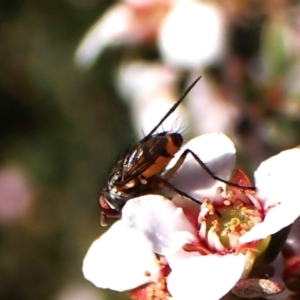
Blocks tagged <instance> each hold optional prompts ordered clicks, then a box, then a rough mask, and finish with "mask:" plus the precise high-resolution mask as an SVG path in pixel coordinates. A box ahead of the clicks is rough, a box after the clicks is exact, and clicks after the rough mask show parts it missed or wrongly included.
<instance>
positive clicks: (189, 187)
mask: <svg viewBox="0 0 300 300" xmlns="http://www.w3.org/2000/svg"><path fill="white" fill-rule="evenodd" d="M185 149H190V150H191V151H193V152H194V153H195V154H196V155H197V156H198V157H199V158H200V159H201V160H202V161H203V162H204V163H205V165H206V166H207V167H208V168H209V169H210V170H211V171H212V172H213V173H214V174H215V175H217V176H219V177H220V178H222V179H226V180H228V179H229V178H230V176H231V174H232V171H233V169H234V167H235V147H234V145H233V143H232V141H231V140H230V139H229V138H228V137H227V136H226V135H224V134H222V133H212V134H204V135H201V136H199V137H196V138H194V139H192V140H190V141H189V142H188V143H187V144H186V145H185V146H184V147H183V148H182V149H181V151H180V152H179V153H177V154H176V156H175V158H174V159H172V161H171V163H170V164H169V165H168V168H167V169H170V168H172V166H174V164H175V163H176V162H177V160H178V158H179V157H180V155H181V154H182V153H183V151H184V150H185ZM169 181H170V183H172V184H173V185H174V186H175V187H176V188H178V189H179V190H181V191H183V192H186V193H187V194H188V195H190V196H192V197H194V198H196V199H199V201H201V200H202V198H203V197H213V196H214V195H215V193H216V189H217V187H223V188H224V189H225V184H224V183H222V182H220V181H216V180H214V179H213V178H212V177H211V176H210V175H208V174H207V172H206V171H205V170H203V168H202V167H201V166H200V165H199V164H198V163H197V162H196V160H195V159H194V158H193V156H192V155H191V154H188V155H187V157H186V159H185V161H184V163H183V164H182V166H181V167H180V168H179V169H178V171H177V172H176V173H175V174H174V176H172V177H171V178H170V180H169Z"/></svg>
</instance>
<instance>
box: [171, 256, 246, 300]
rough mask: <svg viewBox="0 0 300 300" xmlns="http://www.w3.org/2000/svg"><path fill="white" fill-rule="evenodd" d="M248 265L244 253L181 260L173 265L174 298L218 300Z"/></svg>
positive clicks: (172, 293) (178, 299)
mask: <svg viewBox="0 0 300 300" xmlns="http://www.w3.org/2000/svg"><path fill="white" fill-rule="evenodd" d="M244 265H245V256H244V255H243V254H239V255H234V254H227V255H224V256H219V255H206V256H198V257H190V258H189V259H185V260H179V261H178V263H177V264H174V262H173V266H172V272H171V273H170V275H169V276H168V278H167V285H168V290H169V292H170V294H171V295H172V299H173V300H184V299H205V300H216V299H220V298H221V297H222V296H224V295H225V294H226V293H227V292H228V291H230V289H231V288H232V287H233V286H234V285H235V283H236V282H237V281H238V280H239V279H240V277H241V275H242V272H243V270H244Z"/></svg>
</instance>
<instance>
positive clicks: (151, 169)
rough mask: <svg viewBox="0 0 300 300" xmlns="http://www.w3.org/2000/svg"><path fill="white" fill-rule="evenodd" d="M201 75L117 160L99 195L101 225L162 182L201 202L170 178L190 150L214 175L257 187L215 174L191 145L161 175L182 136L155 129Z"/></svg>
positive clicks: (211, 174) (177, 148) (209, 172)
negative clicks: (133, 199) (169, 180)
mask: <svg viewBox="0 0 300 300" xmlns="http://www.w3.org/2000/svg"><path fill="white" fill-rule="evenodd" d="M200 78H201V76H200V77H198V78H197V79H196V80H195V81H194V82H193V83H192V84H191V85H190V86H189V87H188V88H187V90H186V91H185V92H184V94H183V95H182V96H181V97H180V99H179V100H178V101H177V102H176V103H175V104H174V105H173V106H172V107H171V108H170V110H169V111H168V112H167V113H166V114H165V116H164V117H163V118H162V119H161V120H160V121H159V122H158V124H157V125H156V126H155V127H154V128H153V129H152V130H151V131H150V132H149V133H148V134H147V135H146V136H145V137H144V138H143V139H142V140H140V141H139V142H138V143H137V144H136V145H135V146H133V147H131V148H130V150H129V151H128V153H127V155H126V156H125V157H124V158H122V159H120V160H119V161H118V162H117V163H116V165H115V166H114V168H113V170H112V172H111V174H110V176H109V178H108V181H107V186H106V187H105V188H104V189H103V190H102V192H101V195H100V198H99V204H100V207H101V225H103V226H105V225H106V219H107V217H118V216H120V215H121V212H122V208H123V206H124V205H125V203H126V202H127V201H128V200H130V199H132V198H134V197H137V196H141V195H145V194H150V193H151V192H155V190H156V189H157V188H158V187H161V186H167V187H168V188H170V189H172V190H173V191H175V192H177V193H179V194H181V195H182V196H185V197H188V198H189V199H191V200H193V201H196V202H198V203H199V201H197V200H196V199H193V198H192V197H190V196H189V195H187V194H186V193H184V192H182V191H180V190H178V189H176V187H174V186H173V185H171V184H170V183H169V182H168V178H170V177H171V176H172V175H173V174H174V173H175V172H176V171H177V169H178V168H179V167H180V166H181V165H182V163H183V162H184V160H185V158H186V156H187V154H189V153H190V154H191V155H192V156H193V157H194V159H195V160H196V161H197V163H198V164H199V165H200V166H201V167H202V168H203V169H204V170H205V171H206V172H207V173H208V174H209V175H210V176H211V177H212V178H214V179H216V180H219V181H222V182H225V183H226V184H228V185H231V186H236V187H238V188H244V189H255V188H254V187H242V186H240V185H238V184H235V183H231V182H228V181H226V180H224V179H222V178H219V177H217V176H215V175H214V174H213V173H212V171H211V170H210V169H209V168H208V167H207V166H206V165H205V164H204V163H203V162H202V160H201V159H200V158H199V157H198V156H197V155H196V154H194V153H193V152H192V151H191V150H189V149H186V150H185V151H184V152H183V153H182V155H181V156H180V157H179V159H178V161H177V162H176V163H175V165H174V166H173V167H172V168H171V169H170V170H168V171H167V172H166V173H165V174H164V175H162V173H163V171H164V170H165V169H166V167H167V165H168V164H169V162H170V161H171V159H172V158H173V157H174V155H175V154H176V153H177V152H178V151H179V150H180V148H181V146H182V144H183V137H182V135H181V134H180V133H178V132H171V131H163V132H161V133H157V132H156V131H157V129H158V128H159V126H161V125H162V123H163V122H164V121H165V120H166V119H167V118H168V117H169V116H170V115H171V114H172V113H173V112H174V111H175V110H176V108H177V107H178V106H179V105H180V103H181V102H182V101H183V100H184V98H185V97H186V95H187V94H188V93H189V92H190V91H191V89H192V88H193V87H194V86H195V85H196V83H197V82H198V81H199V80H200Z"/></svg>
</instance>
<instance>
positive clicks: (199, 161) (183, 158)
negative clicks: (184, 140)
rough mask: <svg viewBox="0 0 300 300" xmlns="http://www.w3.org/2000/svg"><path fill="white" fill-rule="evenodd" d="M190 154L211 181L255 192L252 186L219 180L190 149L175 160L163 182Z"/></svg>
mask: <svg viewBox="0 0 300 300" xmlns="http://www.w3.org/2000/svg"><path fill="white" fill-rule="evenodd" d="M189 153H190V154H191V155H192V156H193V158H194V159H195V160H196V162H197V163H198V164H199V165H200V166H201V168H202V169H203V170H204V171H205V172H206V173H207V174H208V175H209V176H210V177H211V178H213V179H215V180H218V181H221V182H224V183H226V184H227V185H229V186H233V187H236V188H240V189H243V190H256V187H254V186H243V185H240V184H237V183H234V182H230V181H228V180H225V179H223V178H220V177H219V176H216V175H215V174H214V173H213V172H212V171H211V170H210V169H209V168H208V167H207V166H206V165H205V163H204V162H203V161H202V160H201V159H200V158H199V157H198V156H197V155H196V154H195V153H194V152H193V151H191V150H190V149H186V150H185V151H184V152H183V153H182V154H181V156H180V157H179V159H178V160H177V162H176V164H175V165H174V166H173V167H172V168H171V169H170V170H169V171H167V173H166V174H165V175H164V176H163V179H164V180H167V179H169V178H170V177H172V176H173V175H174V174H175V173H176V171H177V170H178V169H179V168H180V166H181V165H182V164H183V162H184V160H185V159H186V156H187V155H188V154H189Z"/></svg>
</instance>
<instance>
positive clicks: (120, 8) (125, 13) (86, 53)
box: [75, 3, 132, 68]
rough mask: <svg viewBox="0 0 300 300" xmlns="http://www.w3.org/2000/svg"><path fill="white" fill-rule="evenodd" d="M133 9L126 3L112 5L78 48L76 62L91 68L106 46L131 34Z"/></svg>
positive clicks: (121, 40) (118, 41) (119, 41)
mask: <svg viewBox="0 0 300 300" xmlns="http://www.w3.org/2000/svg"><path fill="white" fill-rule="evenodd" d="M131 18H132V15H131V11H130V9H129V7H128V6H127V5H125V4H124V3H120V4H116V5H114V6H112V7H111V8H110V9H109V10H108V11H107V12H105V14H104V15H103V16H101V17H100V19H99V20H98V21H97V22H96V23H95V24H94V25H93V26H92V28H91V29H90V30H89V31H88V32H87V33H86V35H85V36H84V38H83V39H82V41H81V43H80V45H79V47H78V48H77V50H76V54H75V62H76V64H77V65H78V66H79V67H82V68H89V67H91V66H92V65H93V64H94V62H95V61H96V59H97V58H98V57H99V56H100V54H101V53H102V51H103V50H104V48H105V47H107V46H108V45H110V44H118V43H121V42H123V41H124V40H126V38H125V37H126V36H128V35H130V29H131Z"/></svg>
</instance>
